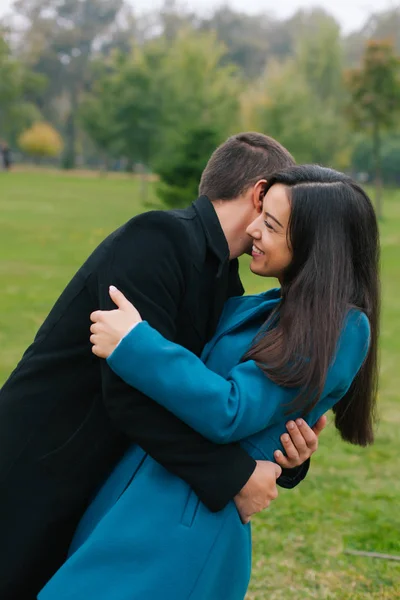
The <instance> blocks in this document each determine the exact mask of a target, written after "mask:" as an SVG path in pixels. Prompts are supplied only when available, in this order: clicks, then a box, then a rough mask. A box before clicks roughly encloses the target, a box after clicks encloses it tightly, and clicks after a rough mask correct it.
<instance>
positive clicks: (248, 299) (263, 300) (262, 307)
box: [201, 288, 281, 361]
mask: <svg viewBox="0 0 400 600" xmlns="http://www.w3.org/2000/svg"><path fill="white" fill-rule="evenodd" d="M280 300H281V290H280V289H279V288H274V289H272V290H268V291H267V292H264V293H262V294H256V295H253V296H240V297H234V298H230V299H229V300H228V301H227V302H226V304H225V308H224V311H223V313H222V315H221V319H220V321H219V325H218V327H217V330H216V332H215V335H214V337H213V338H212V340H210V342H209V343H208V344H207V345H206V347H205V348H204V350H203V353H202V355H201V358H202V360H203V361H206V360H207V358H208V356H209V354H210V352H211V350H212V349H213V347H214V346H215V344H216V343H217V342H218V341H219V340H220V339H221V337H223V336H224V335H226V334H227V333H230V332H232V331H234V330H235V329H238V328H239V327H240V326H241V325H243V324H244V323H246V321H250V320H251V319H254V318H256V317H258V316H259V315H262V314H263V313H265V316H266V318H267V315H268V314H269V313H270V312H271V311H272V310H273V309H274V308H275V307H276V306H278V305H279V303H280Z"/></svg>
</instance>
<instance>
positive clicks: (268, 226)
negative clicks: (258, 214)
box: [264, 221, 275, 231]
mask: <svg viewBox="0 0 400 600" xmlns="http://www.w3.org/2000/svg"><path fill="white" fill-rule="evenodd" d="M264 223H265V226H266V227H267V229H270V230H271V231H275V229H274V228H273V227H272V225H270V224H269V223H268V221H264Z"/></svg>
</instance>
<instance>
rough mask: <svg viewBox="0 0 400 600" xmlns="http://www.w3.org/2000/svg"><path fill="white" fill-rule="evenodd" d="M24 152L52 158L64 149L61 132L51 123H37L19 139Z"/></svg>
mask: <svg viewBox="0 0 400 600" xmlns="http://www.w3.org/2000/svg"><path fill="white" fill-rule="evenodd" d="M18 143H19V146H20V148H21V150H22V151H23V152H25V153H26V154H29V155H30V156H33V157H35V158H52V157H55V156H58V155H59V154H60V152H61V151H62V149H63V142H62V139H61V136H60V134H59V133H58V132H57V131H56V130H55V129H54V128H53V127H52V126H51V125H50V124H49V123H35V124H34V125H32V127H31V128H30V129H28V130H27V131H25V132H24V133H22V134H21V136H20V138H19V140H18Z"/></svg>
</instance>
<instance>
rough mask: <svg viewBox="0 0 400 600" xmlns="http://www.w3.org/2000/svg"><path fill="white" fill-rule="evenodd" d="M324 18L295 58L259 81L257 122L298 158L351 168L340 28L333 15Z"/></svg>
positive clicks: (302, 42)
mask: <svg viewBox="0 0 400 600" xmlns="http://www.w3.org/2000/svg"><path fill="white" fill-rule="evenodd" d="M315 18H316V17H315ZM320 21H321V22H320V23H319V26H318V27H316V28H315V29H314V30H313V31H310V32H309V35H308V37H307V38H301V39H300V41H299V43H298V47H297V53H296V55H295V57H294V58H292V59H288V60H286V61H285V62H284V63H271V64H270V65H269V67H268V68H267V70H266V73H265V75H264V76H263V78H262V79H261V81H260V82H259V84H258V86H259V87H258V90H259V93H258V101H256V103H255V106H254V108H253V112H254V113H255V115H256V117H255V122H254V125H255V127H256V128H257V129H260V130H262V131H265V132H266V133H268V134H269V135H272V136H273V137H276V138H277V139H278V140H279V141H280V142H281V143H282V144H283V145H284V146H286V147H287V148H288V149H289V150H290V151H291V152H292V154H293V155H294V157H295V159H296V160H297V162H300V163H307V162H316V163H322V164H325V165H331V166H335V167H337V168H341V169H345V168H347V166H348V163H349V159H350V152H349V150H348V149H349V145H350V140H349V134H348V131H347V127H346V122H345V119H344V117H343V115H342V114H341V109H342V103H343V95H344V90H343V88H342V87H341V85H340V82H341V74H342V62H341V60H342V59H341V48H340V35H339V29H338V27H337V25H336V23H335V22H334V21H332V19H327V18H326V17H324V16H322V17H320ZM317 22H318V21H317Z"/></svg>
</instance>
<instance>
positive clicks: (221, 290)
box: [0, 134, 323, 600]
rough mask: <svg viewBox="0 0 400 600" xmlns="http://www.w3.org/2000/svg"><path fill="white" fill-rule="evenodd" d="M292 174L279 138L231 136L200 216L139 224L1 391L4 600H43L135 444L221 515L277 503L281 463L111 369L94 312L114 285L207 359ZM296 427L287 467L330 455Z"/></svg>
mask: <svg viewBox="0 0 400 600" xmlns="http://www.w3.org/2000/svg"><path fill="white" fill-rule="evenodd" d="M292 164H293V159H292V157H291V156H290V154H289V153H288V152H287V151H286V150H285V149H284V148H283V147H282V146H281V145H280V144H278V143H277V142H276V141H275V140H272V139H271V138H267V137H266V136H263V135H261V134H242V135H238V136H234V137H233V138H230V139H229V140H228V141H227V142H226V143H225V144H223V145H222V146H221V147H220V148H218V149H217V150H216V152H215V153H214V154H213V156H212V157H211V159H210V161H209V164H208V165H207V167H206V169H205V171H204V173H203V176H202V181H201V185H200V193H201V194H202V196H201V197H200V198H199V199H198V200H197V201H196V202H195V203H194V205H193V206H192V207H190V208H189V209H187V210H184V211H168V212H162V211H153V212H150V213H146V214H143V215H140V216H138V217H136V218H134V219H132V220H131V221H129V222H128V223H127V224H125V225H124V226H122V227H121V228H120V229H119V230H117V231H116V232H114V233H113V234H111V235H110V236H109V237H108V238H107V239H106V240H105V241H104V242H103V243H102V244H100V246H99V247H98V248H97V249H96V250H95V251H94V253H93V254H92V255H91V256H90V257H89V259H88V260H87V261H86V262H85V263H84V265H83V266H82V268H81V269H80V270H79V271H78V273H77V274H76V275H75V277H74V278H73V279H72V281H71V282H70V283H69V285H68V286H67V287H66V289H65V290H64V292H63V293H62V294H61V296H60V298H59V299H58V300H57V302H56V304H55V306H54V307H53V309H52V311H51V312H50V314H49V316H48V317H47V319H46V321H45V322H44V324H43V325H42V327H41V328H40V329H39V331H38V333H37V336H36V338H35V340H34V342H33V344H32V345H31V346H30V347H29V348H28V350H27V351H26V352H25V354H24V356H23V358H22V360H21V362H20V364H19V365H18V367H17V368H16V370H15V371H14V372H13V373H12V374H11V376H10V378H9V380H8V381H7V382H6V384H5V385H4V387H3V388H2V390H1V393H0V427H1V430H0V486H1V487H0V519H1V523H0V531H1V536H0V543H1V544H2V549H1V550H2V557H3V558H2V561H1V566H0V569H1V570H0V598H1V599H2V600H14V599H16V598H18V599H19V600H33V598H35V597H36V594H37V592H38V591H39V590H40V588H41V587H42V586H43V585H44V584H45V583H46V581H47V580H48V579H49V578H50V576H51V575H52V574H53V573H54V571H55V570H56V569H57V568H58V567H59V566H60V565H61V563H62V562H63V560H64V559H65V557H66V551H67V549H68V545H69V542H70V540H71V537H72V534H73V532H74V529H75V527H76V524H77V522H78V520H79V518H80V517H81V515H82V513H83V511H84V509H85V507H86V505H87V502H88V501H89V499H90V497H91V496H92V495H93V493H94V491H95V490H96V488H97V486H98V485H99V484H100V483H101V481H102V480H103V479H104V478H105V477H106V476H107V474H108V473H109V471H110V469H111V468H112V467H113V465H114V464H115V463H116V461H117V460H118V459H119V458H120V457H121V456H122V454H123V452H124V450H125V449H126V448H127V446H128V445H129V444H131V443H137V444H139V445H140V446H141V447H142V448H143V449H144V450H145V451H146V452H148V453H149V454H150V455H151V456H152V457H153V458H154V459H155V460H156V461H158V462H159V463H161V464H162V465H163V466H164V467H165V468H167V469H168V470H170V471H171V472H172V473H174V474H176V475H178V476H179V477H181V478H182V479H184V480H185V481H187V482H188V483H189V484H190V486H191V487H192V488H193V489H194V491H195V492H196V493H197V495H198V496H199V498H200V499H201V500H202V502H204V504H205V505H206V506H207V507H208V508H210V510H213V511H218V510H221V509H222V508H223V507H224V506H225V505H226V504H227V503H228V502H229V501H230V500H232V499H235V502H236V505H237V507H238V510H239V512H240V514H241V516H242V519H243V520H247V519H248V518H249V517H250V515H251V514H252V513H254V512H257V511H259V510H261V509H263V508H264V507H266V506H268V504H269V502H270V500H271V499H274V498H275V497H276V495H277V492H276V477H277V475H279V473H280V469H279V468H278V467H277V466H276V465H275V464H274V463H268V462H264V463H261V462H260V463H257V464H256V462H255V461H254V460H253V459H251V458H250V457H249V456H248V455H247V454H246V452H244V450H243V449H242V448H241V447H240V445H238V444H232V445H228V446H218V445H215V444H213V443H211V442H210V441H208V440H206V439H204V438H202V437H201V436H200V435H199V434H197V433H196V432H194V431H193V430H191V429H190V428H189V427H187V426H186V425H185V424H183V423H182V422H181V421H179V420H178V419H177V418H175V417H174V416H173V415H172V414H171V413H169V412H167V411H165V410H164V409H163V408H161V407H159V406H158V405H156V404H155V403H154V402H153V401H151V400H150V399H149V398H146V397H145V396H143V395H141V394H140V393H139V392H137V391H136V390H133V389H131V388H129V387H128V386H126V385H125V384H124V383H123V382H122V381H121V380H120V379H119V378H118V377H116V376H115V375H114V374H113V373H112V372H111V370H110V369H109V368H108V366H107V364H106V363H105V361H100V360H98V359H97V358H96V357H95V356H94V355H93V354H92V352H91V345H90V341H89V335H90V333H89V327H90V320H89V315H90V313H91V312H92V311H93V310H96V309H98V308H100V309H110V308H113V306H112V303H111V300H110V298H109V294H108V287H109V285H110V283H114V284H115V285H117V286H118V287H119V289H121V290H123V291H124V293H125V294H126V295H127V297H128V298H129V299H130V300H131V301H132V302H133V303H134V304H135V306H136V307H137V308H138V310H139V311H140V313H141V314H142V316H143V318H145V319H146V320H147V321H149V323H150V324H151V325H153V326H154V327H155V328H156V329H158V330H159V331H160V332H161V333H162V334H163V335H164V336H166V337H167V338H169V339H171V340H174V341H176V342H177V343H179V344H182V345H184V346H186V347H187V348H188V349H190V350H191V351H192V352H195V353H196V354H198V355H199V354H200V353H201V351H202V349H203V347H204V345H205V343H206V342H207V341H208V339H209V338H210V337H211V336H212V335H213V333H214V331H215V327H216V324H217V322H218V319H219V317H220V314H221V311H222V308H223V305H224V303H225V301H226V300H227V298H228V297H230V296H232V295H239V294H242V293H243V287H242V285H241V282H240V279H239V274H238V263H237V259H236V257H237V256H239V255H240V254H242V253H244V252H245V251H246V250H247V249H248V246H249V240H248V238H247V235H246V233H245V230H246V227H247V225H248V224H249V222H250V221H251V220H253V218H254V215H255V214H256V213H257V211H258V209H259V205H260V201H261V199H262V196H263V189H264V185H265V180H264V179H263V178H264V177H268V176H269V174H270V173H272V172H273V171H275V170H277V169H279V168H282V167H285V166H289V165H292ZM204 194H207V195H208V196H209V197H210V199H211V200H213V203H211V202H210V200H209V199H208V198H207V197H206V196H205V195H204ZM230 258H231V259H232V260H231V261H230V260H229V259H230ZM292 425H294V433H292V438H293V439H294V441H295V442H296V445H297V448H298V451H297V450H296V449H295V448H294V446H293V444H292V442H290V443H289V444H287V445H286V446H285V448H286V449H287V454H288V456H289V457H290V456H292V457H293V460H292V461H287V460H285V459H283V457H282V460H281V461H280V462H281V464H282V465H283V466H290V465H298V464H300V463H301V462H303V461H304V460H305V459H306V458H308V457H309V456H310V455H311V453H312V451H313V450H315V449H316V439H317V436H316V434H315V433H313V432H312V431H311V430H310V429H309V428H304V438H303V436H302V435H301V433H300V432H299V431H298V429H297V427H296V425H295V424H292ZM322 426H323V423H322ZM317 432H318V429H317ZM307 468H308V463H306V464H305V465H303V467H301V468H300V469H296V470H294V471H292V472H286V473H285V474H284V476H283V477H282V478H281V480H280V483H281V485H283V486H285V487H293V486H294V485H296V484H297V483H298V482H299V481H300V480H301V479H302V478H303V477H304V475H305V473H306V471H307ZM143 509H144V510H145V509H146V507H143ZM138 518H140V515H138Z"/></svg>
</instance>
